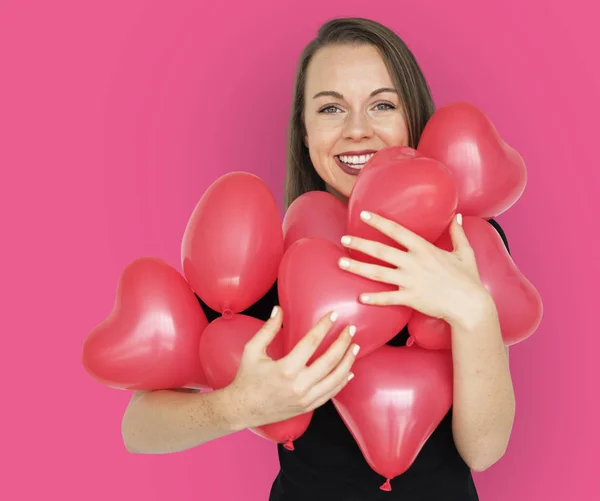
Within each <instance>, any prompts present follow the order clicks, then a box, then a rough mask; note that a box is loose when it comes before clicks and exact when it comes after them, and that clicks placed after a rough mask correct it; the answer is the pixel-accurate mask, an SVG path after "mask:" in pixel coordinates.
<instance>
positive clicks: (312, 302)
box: [277, 238, 412, 363]
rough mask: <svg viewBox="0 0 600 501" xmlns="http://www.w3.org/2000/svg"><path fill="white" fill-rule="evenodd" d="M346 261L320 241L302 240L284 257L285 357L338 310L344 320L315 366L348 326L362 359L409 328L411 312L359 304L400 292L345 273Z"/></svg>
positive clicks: (320, 349) (323, 346) (281, 273)
mask: <svg viewBox="0 0 600 501" xmlns="http://www.w3.org/2000/svg"><path fill="white" fill-rule="evenodd" d="M346 255H347V253H346V252H345V251H344V250H341V249H340V248H338V247H337V246H336V245H335V244H333V243H331V242H328V241H327V240H323V239H320V238H306V239H302V240H299V241H297V242H296V243H294V244H293V245H292V246H291V247H290V248H289V249H288V250H287V251H286V253H285V254H284V256H283V260H282V261H281V266H280V268H279V281H278V284H277V285H278V292H279V299H280V302H281V306H282V308H283V311H284V312H285V318H286V320H285V325H286V329H285V353H289V351H290V350H292V349H293V347H294V346H296V344H297V343H298V341H299V340H300V339H301V338H302V337H304V336H305V335H306V334H307V333H308V331H309V330H310V329H311V328H312V327H313V326H314V325H315V324H316V323H317V322H318V321H319V319H320V318H322V317H323V316H324V315H326V314H327V313H328V312H329V311H333V310H335V311H337V313H338V314H339V318H338V320H337V322H336V324H335V325H334V326H333V328H332V329H331V331H330V332H329V333H328V334H327V336H326V337H325V339H324V340H323V342H322V343H321V344H320V346H319V347H318V348H317V350H316V352H315V354H314V355H313V357H312V358H311V360H310V361H309V363H312V362H313V361H314V360H315V359H316V358H318V357H319V356H320V355H322V354H323V353H324V352H325V351H326V350H327V348H329V346H330V345H331V343H332V342H333V341H335V339H336V338H337V337H338V336H339V334H340V332H341V330H342V329H343V328H344V327H345V326H347V325H355V326H356V328H357V331H356V334H355V342H356V343H357V344H358V345H360V347H361V350H360V352H359V354H358V356H359V357H363V356H366V355H367V354H369V353H370V352H372V351H373V350H374V349H376V348H378V347H380V346H381V345H383V344H385V343H386V342H388V341H389V340H390V339H392V338H393V337H394V336H395V335H396V334H397V333H398V332H399V331H400V330H402V329H403V328H404V326H406V324H407V322H408V319H409V317H410V315H411V313H412V310H411V309H410V308H407V307H405V306H386V307H381V306H374V305H366V304H362V303H360V302H359V299H358V298H359V295H360V294H361V293H363V292H378V291H390V290H393V289H394V288H393V286H391V285H388V284H383V283H380V282H374V281H372V280H369V279H366V278H363V277H360V276H358V275H354V274H351V273H348V272H347V271H344V270H342V269H340V268H339V267H338V264H337V263H338V260H339V259H340V258H341V257H342V256H346Z"/></svg>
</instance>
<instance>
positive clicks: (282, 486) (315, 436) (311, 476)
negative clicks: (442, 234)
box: [200, 220, 508, 501]
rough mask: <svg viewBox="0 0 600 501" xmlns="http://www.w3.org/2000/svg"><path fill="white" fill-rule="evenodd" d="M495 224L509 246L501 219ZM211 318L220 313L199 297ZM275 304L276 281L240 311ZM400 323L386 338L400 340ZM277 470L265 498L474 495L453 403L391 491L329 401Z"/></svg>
mask: <svg viewBox="0 0 600 501" xmlns="http://www.w3.org/2000/svg"><path fill="white" fill-rule="evenodd" d="M489 222H490V224H492V226H494V227H495V228H496V230H497V231H498V233H499V234H500V236H501V237H502V240H503V241H504V245H505V246H506V248H507V249H508V243H507V241H506V236H505V234H504V231H503V230H502V228H501V227H500V225H499V224H498V223H497V222H496V221H494V220H490V221H489ZM200 304H201V305H202V308H203V310H204V312H205V313H206V315H207V318H208V320H209V321H212V320H214V319H215V318H217V317H218V316H219V313H217V312H215V311H213V310H211V309H210V308H209V307H208V306H206V305H205V304H204V303H203V302H202V301H200ZM277 304H279V301H278V295H277V284H276V283H275V284H274V285H273V287H272V288H271V290H270V291H269V292H268V293H267V294H266V295H265V296H264V297H263V298H261V299H260V300H259V301H258V302H257V303H255V304H254V305H252V306H251V307H250V308H248V309H247V310H245V311H244V312H242V313H243V314H245V315H250V316H253V317H255V318H259V319H261V320H265V321H266V320H267V319H268V318H269V316H270V313H271V310H272V308H273V306H275V305H277ZM407 339H408V330H407V328H404V329H403V330H402V331H401V332H400V333H399V334H398V335H397V336H396V337H394V338H393V339H392V340H391V341H389V342H388V343H387V344H388V345H390V346H404V345H405V344H406V341H407ZM277 448H278V455H279V462H280V471H279V473H278V475H277V477H276V478H275V481H274V483H273V486H272V488H271V494H270V497H269V501H333V500H335V501H338V500H339V501H442V500H443V501H478V500H479V497H478V496H477V491H476V489H475V484H474V483H473V477H472V475H471V470H470V469H469V467H468V466H467V464H466V463H465V462H464V461H463V459H462V458H461V456H460V455H459V453H458V451H457V449H456V446H455V444H454V439H453V435H452V409H450V411H449V412H448V413H447V414H446V416H445V417H444V419H443V420H442V421H441V423H440V424H439V426H438V427H437V428H436V430H435V431H434V432H433V434H432V435H431V436H430V437H429V440H428V441H427V442H426V443H425V445H424V446H423V448H422V449H421V452H420V453H419V454H418V456H417V458H416V459H415V461H414V463H413V464H412V465H411V467H410V468H409V469H408V470H407V471H406V472H405V473H403V474H402V475H399V476H398V477H396V478H394V479H392V481H391V486H392V490H391V491H390V492H385V491H382V490H380V486H381V485H382V484H383V483H384V482H385V479H384V478H383V477H381V476H380V475H379V474H378V473H376V472H374V471H373V470H372V469H371V467H370V466H369V465H368V463H367V462H366V460H365V459H364V457H363V455H362V453H361V451H360V449H359V448H358V445H357V444H356V442H355V441H354V438H353V437H352V435H351V434H350V431H349V430H348V428H347V427H346V425H345V424H344V422H343V421H342V419H341V417H340V416H339V414H338V413H337V410H336V409H335V407H334V405H333V403H332V402H331V401H329V402H327V403H326V404H325V405H323V406H321V407H319V408H318V409H315V411H314V415H313V418H312V420H311V422H310V425H309V427H308V429H307V430H306V432H305V433H304V434H303V435H302V436H301V437H299V438H298V439H297V440H295V441H294V449H295V450H293V451H289V450H287V449H285V448H284V447H283V446H282V445H281V444H279V445H278V446H277Z"/></svg>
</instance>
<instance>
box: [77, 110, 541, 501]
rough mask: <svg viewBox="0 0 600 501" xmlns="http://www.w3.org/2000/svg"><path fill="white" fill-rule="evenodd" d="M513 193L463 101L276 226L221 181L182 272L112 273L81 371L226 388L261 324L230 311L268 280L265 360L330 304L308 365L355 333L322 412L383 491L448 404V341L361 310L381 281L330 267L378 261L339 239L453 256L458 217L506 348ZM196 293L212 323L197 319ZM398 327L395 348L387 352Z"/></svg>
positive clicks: (285, 425)
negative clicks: (345, 189) (279, 326)
mask: <svg viewBox="0 0 600 501" xmlns="http://www.w3.org/2000/svg"><path fill="white" fill-rule="evenodd" d="M525 185H526V168H525V164H524V162H523V159H522V158H521V156H520V155H519V154H518V153H517V152H516V151H515V150H514V149H513V148H512V147H510V146H509V145H508V144H506V143H505V142H504V141H503V140H502V138H501V137H500V136H499V134H498V133H497V131H496V129H495V128H494V126H493V124H492V123H491V121H490V120H489V118H488V117H487V116H486V115H484V114H483V113H482V112H481V111H480V110H479V109H477V108H476V107H475V106H473V105H470V104H468V103H462V102H459V103H453V104H450V105H447V106H444V107H442V108H440V109H438V110H437V111H436V112H435V114H434V115H433V116H432V117H431V119H430V120H429V122H428V123H427V125H426V127H425V130H424V131H423V134H422V136H421V139H420V142H419V144H418V146H417V148H416V149H412V148H408V147H392V148H386V149H383V150H381V151H379V152H378V153H376V154H375V155H374V156H373V157H372V158H371V160H369V162H368V163H367V164H366V165H365V167H364V168H363V169H362V171H361V172H360V174H359V175H358V176H357V179H356V183H355V186H354V189H353V191H352V193H351V195H350V198H349V202H348V205H345V204H344V203H342V202H341V201H339V200H338V199H337V198H335V197H334V196H332V195H330V194H328V193H325V192H309V193H306V194H304V195H302V196H301V197H299V198H298V199H296V200H295V201H294V202H293V203H292V204H291V206H290V207H289V209H288V211H287V212H286V214H285V217H284V219H283V222H282V221H281V219H280V216H279V212H278V209H277V204H276V202H275V199H274V197H273V196H272V194H271V192H270V191H269V189H268V188H267V186H266V185H265V184H264V183H263V182H262V181H261V180H260V179H259V178H258V177H256V176H254V175H252V174H249V173H246V172H232V173H229V174H226V175H224V176H222V177H221V178H219V179H218V180H217V181H215V182H214V183H213V184H212V185H211V186H210V188H209V189H208V190H207V191H206V192H205V193H204V195H203V196H202V198H201V200H200V201H199V202H198V204H197V206H196V207H195V209H194V211H193V213H192V216H191V217H190V220H189V222H188V225H187V227H186V229H185V233H184V236H183V240H182V248H181V258H182V267H183V274H181V273H179V272H178V271H177V270H176V269H175V268H173V267H172V266H170V265H169V264H167V263H166V262H164V261H162V260H160V259H157V258H140V259H138V260H136V261H134V262H133V263H131V264H130V265H129V266H128V267H127V268H126V269H125V270H124V272H123V274H122V276H121V279H120V281H119V284H118V288H117V294H116V299H115V305H114V309H113V311H112V312H111V313H110V315H109V316H108V317H107V318H106V319H105V320H104V321H103V322H102V323H101V324H99V325H98V326H97V327H96V328H95V329H94V330H93V331H92V332H91V333H90V334H89V335H88V337H87V339H86V341H85V343H84V349H83V364H84V367H85V368H86V370H87V371H88V373H89V374H90V375H91V376H93V377H94V378H95V379H96V380H98V381H100V382H102V383H103V384H105V385H107V386H110V387H113V388H121V389H129V390H135V389H163V388H182V387H187V388H213V389H218V388H223V387H225V386H227V385H228V384H229V383H230V382H231V381H233V379H234V378H235V375H236V373H237V368H238V366H239V362H240V360H241V356H242V351H243V349H244V346H245V344H246V342H247V341H248V340H249V339H250V338H251V337H252V336H253V335H254V334H255V333H256V332H257V331H258V329H259V328H260V327H261V326H262V325H263V322H262V321H261V320H258V319H256V318H252V317H249V316H247V315H243V314H241V312H242V311H244V310H246V309H247V308H248V307H249V306H251V305H252V304H254V303H255V302H256V301H258V300H259V299H260V298H261V297H262V296H264V295H265V294H266V293H267V292H268V290H269V289H270V288H271V287H272V286H273V284H274V283H275V281H276V280H277V287H278V292H279V298H280V303H281V306H282V308H283V310H284V312H285V315H286V325H285V327H284V329H283V332H282V333H280V334H279V335H278V336H277V337H276V340H275V341H274V342H273V343H272V344H271V346H270V348H269V349H270V353H269V355H270V356H271V357H272V358H274V359H278V358H280V357H282V356H284V355H285V354H286V353H289V351H290V350H291V349H292V348H293V347H294V346H295V344H296V343H297V342H298V341H299V340H300V338H301V337H302V336H303V335H304V334H305V333H306V332H307V331H308V330H309V329H310V328H311V327H312V326H313V325H314V324H315V323H316V322H317V321H318V319H319V318H321V317H322V316H323V315H325V314H326V313H327V312H328V311H332V310H335V311H337V312H338V314H339V320H338V322H336V325H337V326H338V327H335V328H334V329H332V331H331V332H330V333H329V334H328V335H327V337H326V338H325V339H324V341H323V342H322V343H321V345H320V346H319V348H318V349H317V351H316V353H315V355H314V357H313V360H314V358H316V357H318V356H319V355H320V354H322V353H323V352H324V351H325V350H326V349H327V348H328V347H329V346H330V344H331V343H332V342H333V340H334V339H335V338H336V337H337V335H338V334H339V331H340V330H341V329H342V328H343V326H345V325H348V324H352V325H355V326H356V327H357V332H356V335H355V342H356V343H357V344H359V345H360V346H361V351H360V353H359V355H358V359H357V360H356V362H355V364H354V367H353V372H354V374H355V375H356V377H355V378H354V379H353V380H352V382H350V383H349V384H348V385H347V386H346V387H345V388H344V390H342V391H341V392H340V393H339V394H338V395H337V396H336V397H335V398H334V399H333V403H334V405H335V407H336V409H337V410H338V413H339V414H340V416H341V418H342V419H343V421H344V422H345V424H346V426H347V427H348V428H349V430H350V432H351V433H352V435H353V436H354V438H355V440H356V442H357V444H358V445H359V447H360V449H361V451H362V453H363V455H364V457H365V459H366V461H367V462H368V464H369V465H370V466H371V468H373V469H374V470H375V471H376V472H377V473H379V474H380V475H382V476H383V477H384V478H385V479H386V481H385V483H384V484H383V485H382V487H381V488H382V489H383V490H390V489H391V487H390V480H391V479H393V478H394V477H396V476H398V475H400V474H402V473H403V472H405V471H406V470H407V469H408V468H409V467H410V466H411V464H412V463H413V461H414V460H415V458H416V456H417V455H418V453H419V452H420V450H421V448H422V447H423V445H424V443H425V442H426V440H427V439H428V438H429V436H430V435H431V433H433V431H434V430H435V428H436V427H437V426H438V425H439V423H440V422H441V420H442V419H443V417H444V416H445V414H446V413H447V412H448V411H449V409H450V407H451V405H452V356H451V343H450V339H451V338H450V336H451V333H450V328H449V326H448V324H446V323H445V322H444V321H442V320H439V319H435V318H430V317H427V316H426V315H423V314H421V313H420V312H417V311H413V310H411V309H410V308H408V307H405V306H385V307H381V306H373V305H366V304H362V303H360V302H359V300H358V297H359V295H360V294H361V293H363V292H365V291H370V292H375V291H377V290H382V291H384V290H391V288H392V286H390V285H388V284H382V283H378V282H373V281H371V280H368V279H365V278H363V277H359V276H357V275H354V274H351V273H348V272H345V271H343V270H341V269H340V268H339V267H338V265H337V263H338V261H339V258H341V257H342V256H344V255H347V254H348V253H350V254H352V255H353V257H356V258H357V259H361V260H363V261H368V262H375V263H376V262H377V260H376V259H374V258H371V257H369V256H365V255H361V254H360V253H357V252H355V251H351V250H350V251H349V250H348V249H346V248H344V247H343V246H342V245H341V243H340V238H341V236H342V235H346V234H350V235H356V236H360V237H363V238H368V239H371V240H376V241H379V242H382V243H385V244H388V245H392V246H395V247H399V246H398V244H396V243H395V242H393V241H391V240H389V239H388V238H387V237H385V236H384V235H382V234H380V233H378V232H376V231H375V230H373V228H371V227H369V226H368V225H366V224H365V223H363V222H362V221H361V220H360V217H359V214H360V213H361V211H363V210H368V211H372V212H375V213H377V214H380V215H382V216H384V217H386V218H389V219H392V220H394V221H396V222H398V223H400V224H401V225H403V226H405V227H407V228H408V229H410V230H412V231H414V232H415V233H417V234H419V235H421V236H422V237H423V238H425V239H427V240H428V241H430V242H432V243H434V244H435V245H437V246H438V247H440V248H443V249H446V250H452V244H451V240H450V237H449V232H448V228H449V225H450V222H451V221H452V218H453V217H454V216H455V214H456V213H457V212H460V213H461V214H463V227H464V230H465V233H466V235H467V238H468V239H469V242H470V244H471V246H472V247H473V249H474V252H475V257H476V260H477V265H478V268H479V271H480V275H481V279H482V282H483V284H484V286H485V287H486V288H487V289H488V291H489V292H490V294H491V295H492V297H493V298H494V300H495V303H496V306H497V308H498V313H499V319H500V324H501V330H502V336H503V339H504V342H505V344H506V345H513V344H515V343H518V342H520V341H523V340H524V339H526V338H527V337H529V336H530V335H531V334H532V333H533V332H534V331H535V330H536V329H537V327H538V325H539V323H540V321H541V317H542V302H541V298H540V296H539V294H538V292H537V290H536V289H535V287H534V286H533V285H532V284H531V282H530V281H529V280H528V279H527V278H526V277H525V276H524V275H523V274H522V273H521V272H520V270H519V269H518V268H517V266H516V265H515V263H514V262H513V260H512V259H511V257H510V255H509V254H508V252H507V250H506V248H505V246H504V244H503V242H502V239H501V237H500V236H499V234H498V233H497V232H496V230H495V228H494V227H493V226H491V225H490V224H489V223H488V221H487V220H488V219H490V218H493V217H496V216H498V215H499V214H501V213H503V212H505V211H506V210H507V209H509V208H510V207H511V206H512V205H513V204H514V203H515V202H516V201H517V200H518V199H519V198H520V196H521V195H522V193H523V191H524V189H525ZM399 248H401V247H399ZM379 264H385V263H379ZM195 294H197V295H198V297H200V299H202V301H203V302H204V303H206V304H207V305H208V306H209V307H210V308H212V309H213V310H215V311H218V312H220V313H221V314H222V315H221V317H219V318H217V319H216V320H214V321H212V322H210V323H209V322H208V321H207V319H206V317H205V315H204V313H203V311H202V309H201V307H200V305H199V303H198V301H197V299H196V297H195ZM405 326H408V330H409V332H410V336H411V337H410V339H409V342H408V343H407V346H403V347H391V346H388V345H387V344H386V343H387V342H388V341H389V340H391V339H392V338H393V337H394V336H395V335H396V334H397V333H398V332H399V331H400V330H402V328H404V327H405ZM309 363H310V362H309ZM311 418H312V412H309V413H307V414H304V415H301V416H297V417H295V418H292V419H289V420H286V421H283V422H279V423H273V424H270V425H266V426H262V427H259V428H256V429H253V430H252V431H253V432H255V433H257V434H258V435H260V436H263V437H265V438H268V439H270V440H273V441H275V442H278V443H282V444H284V445H285V446H286V447H287V448H289V449H293V441H294V440H296V439H297V438H298V437H299V436H301V435H302V434H303V433H304V432H305V431H306V429H307V427H308V425H309V424H310V420H311Z"/></svg>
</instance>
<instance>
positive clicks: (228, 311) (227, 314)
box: [223, 307, 233, 320]
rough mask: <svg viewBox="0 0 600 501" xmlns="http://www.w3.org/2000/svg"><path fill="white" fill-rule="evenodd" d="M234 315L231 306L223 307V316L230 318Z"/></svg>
mask: <svg viewBox="0 0 600 501" xmlns="http://www.w3.org/2000/svg"><path fill="white" fill-rule="evenodd" d="M232 317H233V311H231V308H227V307H226V308H225V309H223V318H226V319H227V320H229V319H230V318H232Z"/></svg>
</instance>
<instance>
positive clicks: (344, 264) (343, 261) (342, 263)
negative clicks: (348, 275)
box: [339, 257, 350, 268]
mask: <svg viewBox="0 0 600 501" xmlns="http://www.w3.org/2000/svg"><path fill="white" fill-rule="evenodd" d="M339 264H340V268H348V267H350V260H349V259H348V258H345V257H343V258H341V259H340V261H339Z"/></svg>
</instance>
